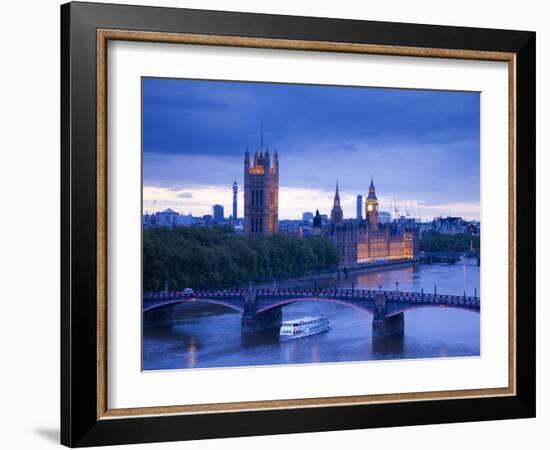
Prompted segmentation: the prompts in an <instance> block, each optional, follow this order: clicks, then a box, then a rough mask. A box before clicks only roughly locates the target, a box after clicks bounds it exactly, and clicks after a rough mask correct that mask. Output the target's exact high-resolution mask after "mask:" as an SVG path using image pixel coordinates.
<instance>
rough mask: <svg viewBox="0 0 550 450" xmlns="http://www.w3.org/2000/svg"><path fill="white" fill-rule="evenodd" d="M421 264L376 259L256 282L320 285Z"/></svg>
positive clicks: (271, 286)
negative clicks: (343, 266)
mask: <svg viewBox="0 0 550 450" xmlns="http://www.w3.org/2000/svg"><path fill="white" fill-rule="evenodd" d="M416 264H420V259H418V258H414V259H394V260H388V261H376V262H372V263H362V264H357V265H355V266H353V267H350V268H347V269H339V268H338V269H332V270H323V271H319V272H314V273H310V274H307V275H302V276H299V277H288V278H280V279H279V278H278V279H276V280H271V281H263V282H260V283H255V284H254V287H257V288H273V287H281V288H282V287H301V286H302V285H304V284H307V285H311V283H312V282H316V283H318V285H319V287H321V286H322V285H323V284H326V283H327V282H329V281H343V280H345V279H347V278H348V277H349V276H350V275H353V274H354V273H357V272H361V273H370V272H378V271H383V270H390V269H398V268H401V267H411V266H414V265H416Z"/></svg>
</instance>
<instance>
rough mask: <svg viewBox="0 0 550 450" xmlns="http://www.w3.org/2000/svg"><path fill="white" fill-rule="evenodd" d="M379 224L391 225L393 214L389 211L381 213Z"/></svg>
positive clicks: (379, 214)
mask: <svg viewBox="0 0 550 450" xmlns="http://www.w3.org/2000/svg"><path fill="white" fill-rule="evenodd" d="M378 223H380V224H383V225H386V224H388V223H391V213H390V212H388V211H380V212H379V213H378Z"/></svg>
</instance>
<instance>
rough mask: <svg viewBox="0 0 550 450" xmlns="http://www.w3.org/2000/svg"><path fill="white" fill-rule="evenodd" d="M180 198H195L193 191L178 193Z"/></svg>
mask: <svg viewBox="0 0 550 450" xmlns="http://www.w3.org/2000/svg"><path fill="white" fill-rule="evenodd" d="M177 197H178V198H193V193H192V192H182V193H181V194H178V195H177Z"/></svg>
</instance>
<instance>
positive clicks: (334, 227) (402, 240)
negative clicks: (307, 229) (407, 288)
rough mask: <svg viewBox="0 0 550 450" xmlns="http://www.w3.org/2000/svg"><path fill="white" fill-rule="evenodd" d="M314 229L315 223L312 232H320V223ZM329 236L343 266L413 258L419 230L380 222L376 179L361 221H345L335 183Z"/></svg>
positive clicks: (327, 231)
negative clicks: (404, 228)
mask: <svg viewBox="0 0 550 450" xmlns="http://www.w3.org/2000/svg"><path fill="white" fill-rule="evenodd" d="M317 215H318V213H317ZM317 223H319V221H317ZM315 228H316V227H315V223H314V233H313V234H314V235H315V234H317V235H319V234H321V231H320V225H318V226H317V228H319V229H317V230H316V229H315ZM326 235H327V236H328V237H329V238H330V239H331V240H332V241H333V242H334V245H335V246H336V249H337V250H338V254H339V256H340V266H341V267H353V266H356V265H357V264H361V263H368V262H375V261H382V260H392V259H412V258H414V257H415V256H417V255H418V246H419V238H418V232H417V230H414V229H411V230H397V229H395V228H394V227H393V226H392V225H391V224H386V225H381V224H379V223H378V199H377V198H376V190H375V188H374V182H373V180H371V183H370V187H369V194H368V196H367V198H366V200H365V219H359V220H358V219H352V220H344V215H343V212H342V207H341V205H340V194H339V192H338V184H336V193H335V195H334V202H333V207H332V212H331V221H330V224H329V227H328V230H326Z"/></svg>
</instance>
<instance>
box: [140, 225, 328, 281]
mask: <svg viewBox="0 0 550 450" xmlns="http://www.w3.org/2000/svg"><path fill="white" fill-rule="evenodd" d="M337 263H338V254H337V251H336V248H335V247H334V245H333V243H332V242H331V241H330V240H329V239H327V238H324V237H310V238H306V239H304V238H298V237H292V236H284V235H278V234H275V235H272V236H268V237H265V238H262V239H256V238H247V237H244V236H237V235H235V233H234V231H233V228H232V227H230V226H215V227H213V228H205V227H173V228H171V229H170V228H148V229H144V230H143V289H144V290H145V291H156V290H161V289H163V288H164V282H165V281H167V282H168V286H169V288H170V289H183V288H186V287H192V288H195V289H197V288H205V287H209V288H215V287H224V286H234V285H238V284H243V283H246V282H249V281H253V282H260V281H267V280H272V279H273V278H285V277H291V276H301V275H305V274H307V273H309V272H312V271H316V270H322V269H328V268H332V267H336V265H337Z"/></svg>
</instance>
